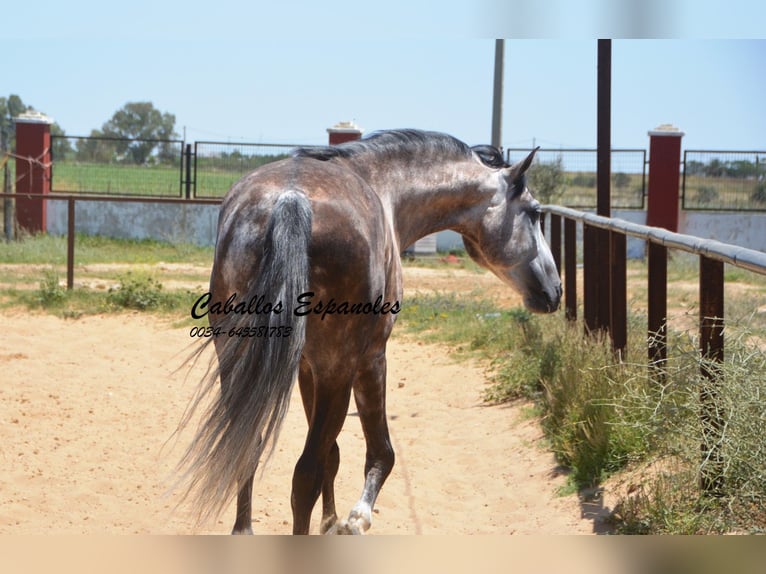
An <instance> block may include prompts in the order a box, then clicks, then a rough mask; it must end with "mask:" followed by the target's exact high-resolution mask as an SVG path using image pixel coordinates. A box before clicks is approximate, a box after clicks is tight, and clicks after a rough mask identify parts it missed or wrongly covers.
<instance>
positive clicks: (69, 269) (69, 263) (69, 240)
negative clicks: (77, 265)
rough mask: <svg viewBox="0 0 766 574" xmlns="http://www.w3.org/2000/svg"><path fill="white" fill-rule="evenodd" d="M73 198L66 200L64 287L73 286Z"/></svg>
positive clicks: (71, 287) (70, 288) (70, 287)
mask: <svg viewBox="0 0 766 574" xmlns="http://www.w3.org/2000/svg"><path fill="white" fill-rule="evenodd" d="M74 217H75V208H74V198H73V197H70V198H69V199H68V200H67V221H66V228H67V231H66V288H67V289H68V290H70V291H71V290H72V289H73V288H74V230H75V224H74Z"/></svg>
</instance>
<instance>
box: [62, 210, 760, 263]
mask: <svg viewBox="0 0 766 574" xmlns="http://www.w3.org/2000/svg"><path fill="white" fill-rule="evenodd" d="M75 209H76V215H75V217H76V229H77V232H78V233H83V234H85V235H103V236H106V237H117V238H123V239H145V238H152V239H158V240H161V241H171V242H184V243H194V244H197V245H214V244H215V235H216V226H217V223H218V209H219V208H218V206H217V205H199V204H197V205H195V204H162V203H138V202H135V203H134V202H108V201H78V202H76V207H75ZM612 216H613V217H617V218H620V219H624V220H627V221H631V222H633V223H640V224H642V225H643V224H646V212H645V211H636V210H630V211H629V210H615V211H613V212H612ZM581 227H582V226H579V225H578V229H581ZM66 230H67V202H65V201H49V202H48V233H51V234H53V235H65V234H66ZM678 231H679V233H684V234H687V235H695V236H697V237H702V238H705V239H716V240H718V241H722V242H724V243H732V244H735V245H740V246H742V247H748V248H750V249H757V250H759V251H764V252H766V213H745V212H738V213H729V212H704V211H686V212H685V211H682V212H681V214H680V217H679V230H678ZM432 241H433V239H432V238H429V241H428V247H429V249H431V248H432V247H431V246H432V245H433V243H432ZM462 246H463V242H462V239H461V237H460V235H459V234H458V233H455V232H454V231H442V232H439V233H438V234H436V248H437V249H438V250H439V251H449V250H450V249H460V248H462ZM627 249H628V257H631V258H640V257H643V255H644V242H643V241H641V240H639V239H634V238H628V245H627Z"/></svg>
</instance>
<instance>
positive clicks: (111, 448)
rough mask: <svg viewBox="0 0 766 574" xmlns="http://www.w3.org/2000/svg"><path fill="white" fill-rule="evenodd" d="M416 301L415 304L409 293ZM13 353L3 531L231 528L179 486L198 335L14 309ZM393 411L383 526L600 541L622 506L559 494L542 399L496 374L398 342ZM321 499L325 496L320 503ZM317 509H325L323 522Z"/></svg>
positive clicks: (344, 452) (427, 285)
mask: <svg viewBox="0 0 766 574" xmlns="http://www.w3.org/2000/svg"><path fill="white" fill-rule="evenodd" d="M456 280H459V281H458V282H459V284H460V286H461V289H463V290H466V291H471V290H474V289H478V288H483V289H487V290H488V291H487V292H488V293H489V294H490V295H491V296H496V297H498V298H499V299H500V300H501V302H502V303H503V304H508V305H512V304H517V303H518V301H517V300H514V297H515V296H514V295H513V294H512V293H510V292H509V291H508V289H507V288H505V287H503V286H502V285H501V284H500V283H499V282H497V281H496V280H495V279H494V278H493V277H491V276H489V275H488V274H484V275H478V274H470V273H464V272H459V271H455V272H451V271H446V272H444V271H432V270H422V269H415V270H413V269H410V270H408V271H407V276H406V277H405V281H406V283H405V284H407V282H409V283H410V285H411V286H412V288H413V289H418V290H449V289H450V288H451V286H454V285H455V282H456ZM405 300H406V299H405ZM4 327H5V336H4V337H3V343H2V345H1V346H0V380H2V384H0V427H1V428H2V429H3V430H2V434H3V440H2V441H0V461H1V462H0V464H1V465H2V469H3V470H2V472H0V533H16V534H38V533H39V534H48V533H56V534H80V533H82V534H95V533H143V534H186V533H227V532H229V530H230V528H231V525H232V523H233V517H234V508H233V505H232V506H231V507H229V508H228V509H227V510H226V512H225V513H224V515H223V516H222V517H221V518H220V519H219V520H218V521H216V522H211V523H208V524H204V525H202V526H200V527H197V528H195V527H194V526H193V521H192V520H191V518H190V508H189V506H188V505H187V504H186V503H183V504H181V505H180V506H178V508H176V506H177V504H178V500H179V497H178V494H177V493H175V492H173V491H172V490H171V491H169V487H170V486H171V484H172V482H173V478H174V476H175V475H174V467H175V464H176V462H177V461H178V458H179V456H180V454H181V452H182V450H183V448H184V446H185V445H186V444H187V443H188V440H189V438H190V434H191V433H190V432H189V431H184V432H182V433H180V434H179V435H176V436H173V433H174V430H175V429H176V426H177V423H178V422H179V420H180V418H181V416H182V414H183V412H184V409H185V408H186V406H187V403H188V401H189V399H190V397H191V396H192V394H193V391H194V388H195V385H196V383H197V381H198V380H199V378H200V377H201V376H202V374H203V372H204V367H203V366H201V365H197V366H196V367H194V368H191V367H190V366H189V365H188V363H187V362H186V358H187V356H188V353H189V352H190V351H191V347H190V344H191V343H192V342H193V341H192V339H190V337H189V329H188V328H173V327H172V326H171V325H170V323H169V322H168V321H166V320H162V319H159V318H157V317H154V316H151V315H145V314H138V313H136V314H121V315H109V316H90V317H83V318H80V319H77V320H71V319H70V320H66V319H59V318H56V317H52V316H48V315H44V314H30V313H29V312H27V311H21V310H18V311H12V312H6V313H5V317H4ZM388 357H389V376H388V397H389V398H388V404H389V407H388V414H389V419H390V428H391V435H392V440H393V446H394V448H395V451H396V456H397V462H396V466H395V468H394V470H393V473H392V474H391V476H390V477H389V479H388V481H387V483H386V484H385V486H384V488H383V491H382V493H381V495H380V497H379V499H378V502H377V505H376V509H375V514H374V518H373V525H372V528H371V530H370V531H369V533H370V534H588V533H594V532H601V531H603V525H602V521H601V520H600V518H598V517H599V516H600V515H603V514H605V513H606V511H607V510H608V509H604V508H601V507H600V506H599V504H598V503H595V504H585V503H581V501H580V500H579V499H578V497H577V495H574V494H573V495H568V496H560V495H558V494H557V491H558V490H559V489H560V488H561V487H562V485H564V484H565V482H566V477H565V476H564V475H563V474H562V472H561V469H560V468H558V467H557V465H556V463H555V461H554V459H553V457H552V455H551V454H550V453H549V452H547V451H546V450H545V444H544V440H543V438H542V432H541V430H540V428H539V425H538V424H537V421H536V420H535V418H534V417H533V416H531V414H530V408H529V405H525V404H514V405H503V406H491V407H488V406H486V405H484V404H482V402H481V394H482V391H483V389H484V388H485V387H486V384H487V383H486V374H485V372H484V370H483V368H482V367H481V366H480V365H476V364H466V363H465V362H460V363H458V362H455V361H453V360H452V359H451V358H450V356H449V350H448V349H447V348H444V347H440V346H433V345H427V344H421V343H419V342H417V341H416V340H414V339H411V338H404V337H402V336H395V337H394V338H393V340H392V341H391V343H390V344H389V351H388ZM305 431H306V423H305V420H304V417H303V414H302V409H301V406H300V399H299V397H298V396H297V389H296V395H295V396H294V397H293V401H292V403H291V408H290V412H289V413H288V416H287V419H286V422H285V426H284V428H283V431H282V435H281V438H280V441H279V444H278V446H277V450H276V452H275V454H274V456H273V457H272V459H271V460H270V462H269V464H268V465H267V467H266V469H265V472H264V473H263V475H262V476H261V477H260V479H259V480H258V482H257V483H256V487H255V497H254V498H255V500H254V506H253V512H254V517H255V523H254V530H255V531H256V533H261V534H271V533H274V534H285V533H289V532H290V531H291V513H290V503H289V499H290V480H291V475H292V468H293V465H294V464H295V461H296V460H297V457H298V456H299V454H300V450H301V448H302V444H303V440H304V438H305ZM339 445H340V449H341V469H340V472H339V474H338V478H337V481H336V492H337V501H338V510H339V514H341V515H344V514H345V513H346V512H347V511H348V510H349V509H350V508H351V506H353V504H354V502H355V501H356V500H357V498H358V496H359V494H360V492H361V487H362V483H363V473H362V471H363V465H364V441H363V438H362V433H361V428H360V425H359V422H358V418H357V417H356V416H355V413H354V407H353V403H352V406H351V407H350V411H349V416H348V419H347V421H346V425H345V428H344V430H343V432H342V433H341V436H340V438H339ZM318 506H319V505H318ZM318 516H319V508H317V509H316V511H315V513H314V520H313V522H312V529H313V530H316V528H317V523H318Z"/></svg>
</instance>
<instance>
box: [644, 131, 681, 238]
mask: <svg viewBox="0 0 766 574" xmlns="http://www.w3.org/2000/svg"><path fill="white" fill-rule="evenodd" d="M683 136H684V132H682V131H680V130H679V129H678V128H676V127H674V126H671V125H670V124H663V125H661V126H658V127H657V128H655V129H654V130H652V131H650V132H649V187H648V190H647V195H648V202H647V209H646V224H647V225H649V226H651V227H662V228H664V229H667V230H668V231H678V209H679V201H678V200H679V196H678V189H679V178H680V173H681V138H682V137H683Z"/></svg>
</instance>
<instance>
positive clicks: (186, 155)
mask: <svg viewBox="0 0 766 574" xmlns="http://www.w3.org/2000/svg"><path fill="white" fill-rule="evenodd" d="M191 159H192V151H191V144H186V152H185V153H184V163H185V167H186V178H185V179H186V181H185V182H184V188H185V190H186V199H191V187H192V178H191V173H192V169H191Z"/></svg>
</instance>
